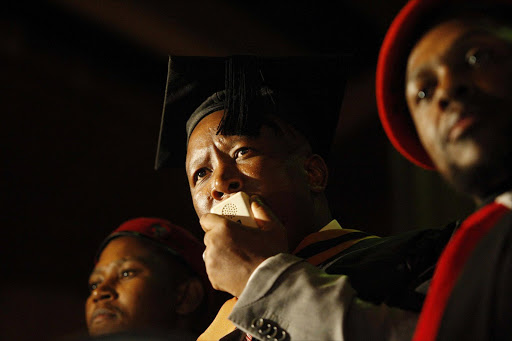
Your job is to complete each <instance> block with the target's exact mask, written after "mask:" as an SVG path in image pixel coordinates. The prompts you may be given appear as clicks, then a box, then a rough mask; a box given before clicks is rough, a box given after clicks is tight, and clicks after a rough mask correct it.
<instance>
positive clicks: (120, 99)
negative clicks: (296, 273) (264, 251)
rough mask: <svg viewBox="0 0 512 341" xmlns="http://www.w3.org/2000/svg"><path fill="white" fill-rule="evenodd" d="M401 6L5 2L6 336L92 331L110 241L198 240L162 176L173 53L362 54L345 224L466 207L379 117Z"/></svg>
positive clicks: (340, 204) (190, 0) (181, 184)
mask: <svg viewBox="0 0 512 341" xmlns="http://www.w3.org/2000/svg"><path fill="white" fill-rule="evenodd" d="M403 4H404V1H398V0H393V1H377V0H373V1H372V0H358V1H327V0H324V1H320V0H315V1H280V2H279V1H275V0H274V1H268V0H259V1H254V2H251V4H247V5H242V4H241V2H240V1H235V0H224V1H219V0H215V1H213V0H211V1H197V0H187V1H163V0H162V1H159V0H145V1H131V0H124V1H110V0H108V1H107V0H105V1H92V0H78V1H71V0H53V1H39V2H27V1H8V2H4V3H3V7H4V8H3V10H2V11H1V12H0V65H1V75H2V78H1V80H2V82H1V92H0V98H1V105H2V110H1V112H2V116H1V117H2V125H1V127H2V128H1V129H2V134H1V138H2V151H3V153H2V154H3V157H2V165H1V180H0V186H1V187H0V190H1V193H2V195H1V198H2V199H1V200H2V202H1V204H2V208H3V214H2V215H1V216H2V242H1V244H0V246H1V255H2V265H3V266H2V269H3V271H2V272H3V274H4V276H3V281H2V283H1V291H0V293H1V294H0V307H1V309H2V310H3V313H2V318H1V319H0V320H1V321H0V338H1V339H3V340H7V339H16V340H33V339H39V340H45V339H51V340H53V339H60V338H62V337H65V336H69V335H74V334H77V333H83V332H84V330H85V324H84V322H83V320H84V318H83V310H84V308H83V305H84V300H85V298H86V296H87V294H88V292H87V278H88V275H89V272H90V270H91V268H92V265H93V256H94V253H95V250H96V247H97V246H98V244H99V243H100V241H101V240H102V239H103V238H104V237H105V236H106V235H107V234H108V233H109V232H110V231H112V230H113V229H114V228H115V227H117V226H118V225H119V224H120V223H122V222H123V221H125V220H127V219H130V218H134V217H139V216H159V217H164V218H167V219H170V220H172V221H173V222H175V223H178V224H180V225H183V226H187V227H188V228H189V229H190V230H191V231H192V232H193V233H194V234H196V235H197V236H198V237H201V232H202V231H201V230H200V227H199V225H198V219H197V217H196V216H195V213H194V212H193V208H192V205H191V202H190V200H189V197H188V195H189V193H188V185H187V183H186V180H185V176H184V169H181V168H176V169H167V170H163V171H159V172H156V171H154V170H153V163H154V155H155V150H156V144H157V136H158V131H159V124H160V114H161V107H162V103H163V95H164V87H165V79H166V72H167V55H168V54H178V55H211V56H214V55H215V56H222V55H228V54H245V53H253V54H264V55H287V54H288V55H293V54H295V55H298V54H317V53H339V52H347V51H350V52H353V53H354V55H355V56H356V58H354V61H353V63H352V64H351V65H350V66H349V74H350V77H349V80H348V83H347V90H346V93H345V100H344V104H343V108H342V115H341V119H340V123H339V126H338V133H337V136H336V140H335V142H334V146H333V152H332V153H333V154H332V155H333V157H331V165H330V166H331V174H330V176H331V178H330V189H329V192H328V194H329V196H330V199H331V205H332V209H333V211H334V213H335V216H336V217H338V218H339V221H340V223H341V224H342V226H344V227H350V228H359V229H363V230H367V231H370V232H373V233H377V234H379V235H389V234H394V233H398V232H401V231H405V230H408V229H412V228H419V227H432V226H441V225H443V224H444V223H446V222H448V221H450V220H454V219H457V218H459V217H462V216H463V215H464V214H466V213H467V212H469V211H470V210H471V204H470V203H469V201H468V200H467V199H463V198H461V197H459V196H458V195H457V194H455V193H453V192H452V191H451V190H450V189H449V188H447V186H446V185H444V184H443V183H442V182H441V181H440V180H439V179H438V177H437V174H435V173H431V172H426V171H422V170H419V169H417V168H415V167H413V166H412V165H410V164H409V163H408V162H407V161H405V159H403V158H402V157H401V156H400V155H398V154H397V153H396V152H395V151H394V150H393V149H392V147H391V146H390V144H389V142H388V141H387V139H386V137H385V136H384V133H383V131H382V128H381V126H380V123H379V121H378V118H377V112H376V106H375V99H374V76H375V75H374V73H375V63H376V58H377V52H378V47H379V44H380V42H381V40H382V37H383V36H384V33H385V30H386V28H387V26H388V25H389V23H390V22H391V20H392V17H393V16H394V15H395V14H396V13H397V11H398V10H399V8H400V7H401V6H402V5H403Z"/></svg>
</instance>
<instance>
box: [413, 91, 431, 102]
mask: <svg viewBox="0 0 512 341" xmlns="http://www.w3.org/2000/svg"><path fill="white" fill-rule="evenodd" d="M431 93H432V90H431V89H430V88H428V87H424V88H422V89H420V90H419V91H418V93H417V94H416V102H417V103H418V102H420V101H423V100H426V99H429V98H430V96H431Z"/></svg>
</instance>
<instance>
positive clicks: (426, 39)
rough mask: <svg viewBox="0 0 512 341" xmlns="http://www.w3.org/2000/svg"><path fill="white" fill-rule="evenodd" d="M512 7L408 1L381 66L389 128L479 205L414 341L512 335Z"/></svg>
mask: <svg viewBox="0 0 512 341" xmlns="http://www.w3.org/2000/svg"><path fill="white" fill-rule="evenodd" d="M511 17H512V1H510V0H493V1H489V0H487V1H482V0H480V1H461V0H451V1H440V0H413V1H410V2H409V3H408V4H407V5H406V6H405V7H404V8H403V9H402V10H401V12H400V13H399V14H398V15H397V17H396V18H395V20H394V21H393V23H392V25H391V27H390V29H389V31H388V33H387V35H386V38H385V40H384V43H383V46H382V48H381V52H380V56H379V62H378V67H377V103H378V106H379V115H380V118H381V121H382V123H383V126H384V128H385V131H386V133H387V135H388V137H389V138H390V140H391V142H392V143H393V145H394V146H395V147H396V148H397V150H398V151H400V152H401V153H402V154H403V155H404V156H405V157H407V158H408V159H409V160H410V161H412V162H413V163H415V164H416V165H419V166H421V167H423V168H427V169H432V170H437V171H438V172H439V173H440V175H442V176H443V177H444V178H445V179H446V180H447V181H448V182H449V183H450V184H452V185H453V186H454V187H455V188H456V189H458V190H459V191H461V192H464V193H466V194H468V195H470V196H471V197H472V198H473V199H474V200H475V203H476V204H477V206H478V209H477V210H476V211H475V212H474V213H473V214H472V215H470V216H469V217H468V218H467V219H466V220H465V221H464V222H463V223H462V224H461V225H460V227H459V228H458V229H457V230H456V231H455V233H454V235H453V237H452V238H451V240H450V242H449V243H448V245H447V246H446V249H445V250H444V251H443V253H442V254H441V256H440V258H439V262H438V264H437V266H436V270H435V272H434V275H433V278H432V282H431V285H430V289H429V292H428V295H427V298H426V300H425V304H424V306H423V309H422V311H421V315H420V318H419V321H418V326H417V328H416V331H415V334H414V340H416V341H420V340H421V341H428V340H510V339H511V337H512V291H511V288H512V276H511V274H512V271H511V269H512V212H511V210H512V191H511V189H512V134H511V132H512V109H511V108H512V24H511V21H510V18H511Z"/></svg>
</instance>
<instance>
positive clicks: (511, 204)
mask: <svg viewBox="0 0 512 341" xmlns="http://www.w3.org/2000/svg"><path fill="white" fill-rule="evenodd" d="M494 202H497V203H498V204H502V205H503V206H505V207H507V208H508V209H510V210H512V191H508V192H505V193H503V194H500V195H498V196H497V197H496V199H494Z"/></svg>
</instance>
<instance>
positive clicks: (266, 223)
mask: <svg viewBox="0 0 512 341" xmlns="http://www.w3.org/2000/svg"><path fill="white" fill-rule="evenodd" d="M251 210H252V214H253V216H254V219H255V220H256V224H258V226H259V228H260V229H262V230H270V229H273V228H275V227H276V226H278V225H281V223H280V221H279V219H278V218H277V217H276V216H275V214H274V212H272V210H271V209H270V208H269V207H268V206H267V205H265V203H263V201H262V200H261V198H260V197H259V196H257V195H253V196H251Z"/></svg>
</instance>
